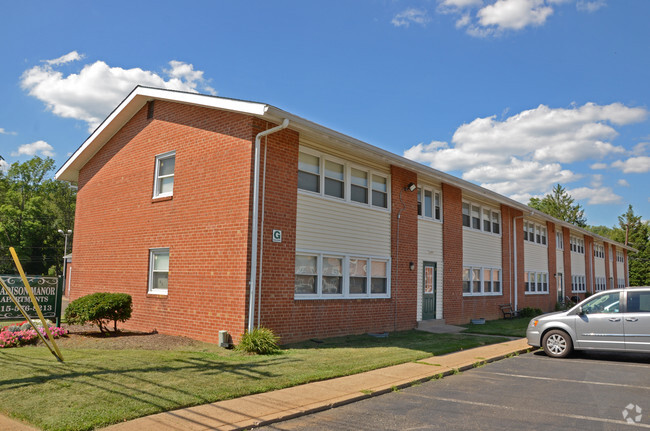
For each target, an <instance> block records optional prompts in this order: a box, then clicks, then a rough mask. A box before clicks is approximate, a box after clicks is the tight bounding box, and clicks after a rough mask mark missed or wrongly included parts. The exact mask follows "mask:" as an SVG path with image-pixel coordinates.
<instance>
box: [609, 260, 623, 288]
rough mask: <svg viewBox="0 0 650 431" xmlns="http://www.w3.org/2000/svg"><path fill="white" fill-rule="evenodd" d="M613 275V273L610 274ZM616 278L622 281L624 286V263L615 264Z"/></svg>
mask: <svg viewBox="0 0 650 431" xmlns="http://www.w3.org/2000/svg"><path fill="white" fill-rule="evenodd" d="M612 275H614V273H612ZM616 276H617V277H619V278H622V279H623V284H625V263H621V262H616Z"/></svg>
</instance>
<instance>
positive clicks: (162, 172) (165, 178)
mask: <svg viewBox="0 0 650 431" xmlns="http://www.w3.org/2000/svg"><path fill="white" fill-rule="evenodd" d="M175 165H176V152H175V151H172V152H169V153H165V154H160V155H158V156H156V178H155V183H154V188H153V197H154V198H158V197H165V196H171V195H173V194H174V168H175Z"/></svg>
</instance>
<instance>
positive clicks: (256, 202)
mask: <svg viewBox="0 0 650 431" xmlns="http://www.w3.org/2000/svg"><path fill="white" fill-rule="evenodd" d="M288 126H289V119H288V118H285V119H284V120H283V121H282V124H280V125H279V126H276V127H273V128H272V129H268V130H265V131H263V132H260V133H258V134H257V136H255V172H254V174H253V176H254V179H253V227H252V229H251V231H252V237H253V238H252V244H251V271H250V282H249V284H250V295H249V301H248V303H249V304H248V305H249V307H248V332H251V331H252V330H253V328H254V326H255V288H256V285H255V281H256V278H257V235H258V234H257V231H258V224H259V207H260V144H261V142H262V138H263V137H265V136H268V135H270V134H272V133H275V132H279V131H280V130H282V129H286V128H287V127H288ZM263 234H264V232H262V235H263Z"/></svg>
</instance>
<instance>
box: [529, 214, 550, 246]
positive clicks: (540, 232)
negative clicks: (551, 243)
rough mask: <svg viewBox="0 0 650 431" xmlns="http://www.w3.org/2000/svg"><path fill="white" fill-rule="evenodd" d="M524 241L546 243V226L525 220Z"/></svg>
mask: <svg viewBox="0 0 650 431" xmlns="http://www.w3.org/2000/svg"><path fill="white" fill-rule="evenodd" d="M524 241H528V242H532V243H536V244H541V245H546V228H545V227H544V226H542V225H541V224H537V223H533V222H532V221H525V220H524Z"/></svg>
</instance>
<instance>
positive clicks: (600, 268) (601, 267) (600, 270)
mask: <svg viewBox="0 0 650 431" xmlns="http://www.w3.org/2000/svg"><path fill="white" fill-rule="evenodd" d="M594 273H595V275H596V277H605V259H599V258H594Z"/></svg>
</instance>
